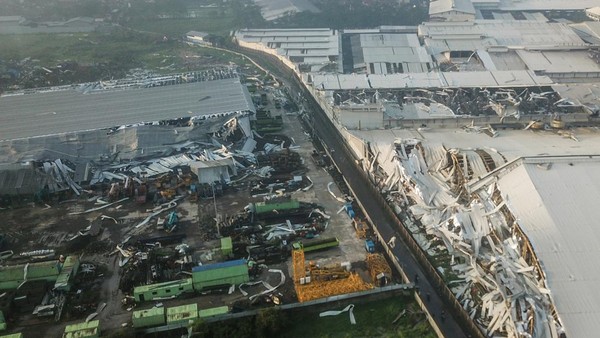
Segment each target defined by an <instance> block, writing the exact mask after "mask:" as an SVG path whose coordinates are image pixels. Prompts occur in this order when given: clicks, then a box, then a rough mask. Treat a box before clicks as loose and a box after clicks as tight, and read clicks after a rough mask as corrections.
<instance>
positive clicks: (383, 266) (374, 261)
mask: <svg viewBox="0 0 600 338" xmlns="http://www.w3.org/2000/svg"><path fill="white" fill-rule="evenodd" d="M365 262H366V263H367V269H368V270H369V275H371V280H372V281H373V283H379V282H380V279H381V278H382V277H383V278H391V277H392V268H390V265H389V264H388V262H387V261H386V260H385V257H383V255H381V254H367V258H366V259H365ZM382 274H383V275H382Z"/></svg>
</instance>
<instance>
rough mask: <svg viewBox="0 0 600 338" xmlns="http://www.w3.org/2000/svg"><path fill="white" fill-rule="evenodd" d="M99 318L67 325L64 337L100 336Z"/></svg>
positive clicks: (88, 337) (83, 337)
mask: <svg viewBox="0 0 600 338" xmlns="http://www.w3.org/2000/svg"><path fill="white" fill-rule="evenodd" d="M99 325H100V321H99V320H92V321H89V322H87V323H86V322H84V323H79V324H72V325H67V327H65V333H64V334H63V338H96V337H98V336H100V328H99V327H98V326H99Z"/></svg>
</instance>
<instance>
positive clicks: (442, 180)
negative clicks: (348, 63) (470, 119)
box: [351, 124, 600, 337]
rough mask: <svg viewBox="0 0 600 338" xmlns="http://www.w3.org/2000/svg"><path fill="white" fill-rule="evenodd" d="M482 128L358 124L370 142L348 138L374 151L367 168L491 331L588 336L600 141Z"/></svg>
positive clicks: (593, 136) (553, 132)
mask: <svg viewBox="0 0 600 338" xmlns="http://www.w3.org/2000/svg"><path fill="white" fill-rule="evenodd" d="M484 129H485V128H482V127H477V126H472V125H468V124H467V125H465V126H464V128H463V129H462V130H460V129H459V130H457V129H451V130H447V129H428V128H426V127H423V128H420V129H419V130H413V131H410V130H381V131H352V133H353V134H354V135H355V136H357V137H358V138H359V139H361V140H362V141H363V142H362V144H359V143H358V142H353V143H351V145H352V146H353V147H354V148H355V151H356V152H357V153H361V154H365V153H366V154H369V155H368V156H370V157H369V158H367V160H366V161H363V162H362V163H363V164H364V165H366V164H367V163H368V164H370V165H369V166H368V167H367V170H368V171H369V173H370V174H371V175H373V176H374V178H375V180H376V181H378V182H381V187H382V189H384V190H386V191H388V192H390V195H389V197H388V198H389V200H390V201H391V203H393V204H394V205H395V207H396V208H397V209H398V210H401V209H402V210H410V213H411V217H409V218H407V219H405V223H404V224H405V226H406V227H407V228H408V229H409V230H410V231H411V233H412V234H413V237H414V238H415V240H416V241H417V242H418V243H419V245H420V246H421V248H422V249H423V250H424V251H426V252H427V254H428V255H429V256H431V257H432V258H435V259H440V260H444V259H448V261H449V262H448V264H449V266H450V269H449V270H450V272H449V270H448V268H447V267H446V266H443V265H441V266H439V267H438V270H439V271H440V274H441V275H442V276H443V277H444V278H446V279H447V280H448V283H449V285H451V286H450V287H451V290H452V292H453V293H454V294H455V295H456V297H457V300H458V301H459V302H460V303H461V304H462V306H463V307H464V308H465V310H466V311H467V312H468V313H469V315H470V316H471V317H472V318H474V319H475V321H476V323H477V324H478V325H479V326H480V327H481V328H482V329H483V330H484V331H485V332H486V333H487V334H488V335H494V336H509V337H513V336H530V337H556V336H558V335H559V334H560V333H561V332H563V331H564V332H566V333H567V336H571V335H572V336H582V337H585V336H589V335H593V332H595V331H596V330H597V327H596V324H595V322H594V321H593V319H592V318H595V317H597V314H598V312H599V309H600V307H598V305H597V304H600V303H599V301H598V300H597V299H596V298H595V297H596V296H595V294H594V287H593V283H594V282H595V281H596V280H598V274H597V272H596V270H595V269H594V268H593V267H594V262H595V261H596V260H597V259H598V258H599V257H596V255H597V251H598V250H597V249H596V248H597V247H598V243H596V241H597V239H598V238H600V236H598V234H597V231H596V230H595V227H594V224H595V223H594V222H595V221H594V220H596V219H597V218H598V216H600V214H598V212H597V211H595V209H596V208H594V199H593V196H596V195H597V191H599V190H600V186H599V185H598V183H597V182H596V181H597V180H596V179H595V176H594V173H595V172H596V171H597V168H598V164H599V162H600V159H599V158H598V157H597V156H591V155H589V154H593V153H594V152H595V151H596V150H597V149H599V148H598V147H599V146H600V137H598V134H597V132H596V130H595V129H594V128H572V129H569V130H564V129H552V128H549V127H546V128H539V129H537V130H527V131H525V130H501V131H499V132H497V133H493V135H490V133H486V132H485V131H484ZM473 144H477V148H474V147H473ZM365 148H366V149H365ZM549 153H550V154H549ZM428 236H429V237H428ZM430 236H435V238H436V239H435V240H431V239H430ZM436 243H438V244H436Z"/></svg>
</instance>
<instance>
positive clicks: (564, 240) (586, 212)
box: [497, 156, 600, 337]
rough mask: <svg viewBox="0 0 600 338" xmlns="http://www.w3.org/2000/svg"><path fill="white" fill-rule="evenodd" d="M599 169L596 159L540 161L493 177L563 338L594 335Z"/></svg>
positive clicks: (599, 308) (599, 256)
mask: <svg viewBox="0 0 600 338" xmlns="http://www.w3.org/2000/svg"><path fill="white" fill-rule="evenodd" d="M599 169H600V158H598V157H597V156H593V157H592V156H582V157H575V156H567V157H543V156H542V157H533V158H524V159H522V160H520V161H519V163H518V165H516V166H515V165H513V166H507V170H505V172H502V171H500V170H499V171H500V172H499V173H498V176H500V177H499V178H498V179H497V182H498V183H497V184H498V189H499V191H500V192H501V194H502V195H503V196H504V200H505V201H506V203H507V205H508V208H509V209H510V210H511V212H512V213H513V215H514V216H515V218H516V219H517V222H518V223H519V225H520V227H521V229H522V230H523V232H524V234H525V235H526V236H527V237H528V238H529V241H530V242H531V245H532V246H533V249H534V251H535V254H536V256H537V258H538V260H539V261H540V263H541V264H542V266H543V270H544V272H545V274H546V279H547V283H548V286H549V288H550V291H551V293H552V298H553V300H554V303H555V306H556V309H557V312H558V316H559V318H560V319H561V320H562V321H563V324H564V326H565V330H566V333H567V336H568V337H591V336H594V335H595V333H596V332H598V331H599V330H600V324H599V323H598V321H596V320H595V319H596V318H598V316H599V315H600V295H599V294H598V293H597V292H596V285H597V283H598V281H600V271H599V270H598V269H595V268H594V266H595V265H596V262H598V261H599V260H600V251H599V250H598V247H600V228H599V227H598V226H597V222H598V219H599V218H600V209H598V207H597V206H596V204H597V203H596V197H597V196H598V191H600V181H598V179H597V172H598V170H599Z"/></svg>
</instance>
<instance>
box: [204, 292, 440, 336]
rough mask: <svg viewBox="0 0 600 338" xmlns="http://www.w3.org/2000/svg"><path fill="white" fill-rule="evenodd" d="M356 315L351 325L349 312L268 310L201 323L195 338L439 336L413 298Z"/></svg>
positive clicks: (367, 307) (359, 308) (366, 307)
mask: <svg viewBox="0 0 600 338" xmlns="http://www.w3.org/2000/svg"><path fill="white" fill-rule="evenodd" d="M402 312H404V315H403V316H402V317H401V318H400V319H398V320H397V321H396V322H395V323H393V322H394V320H395V319H396V318H397V317H398V315H399V314H400V313H402ZM354 316H355V317H356V325H351V324H350V320H349V318H348V314H347V313H344V314H340V315H338V316H330V317H319V313H318V312H308V310H305V311H303V312H301V313H294V314H288V313H285V312H282V311H280V310H278V309H276V308H268V309H263V310H261V311H260V312H259V314H258V315H257V316H255V317H244V318H237V319H233V320H228V321H222V322H214V323H207V322H205V321H203V320H197V321H196V322H195V323H194V326H193V332H194V334H193V337H215V338H216V337H283V336H284V337H288V338H295V337H298V338H305V337H322V338H325V337H330V338H333V337H419V338H434V337H436V335H435V333H434V332H433V330H432V329H431V327H430V326H429V323H428V322H427V320H426V318H425V315H424V314H423V313H421V312H420V309H419V308H418V307H417V305H416V303H415V301H414V299H413V298H412V297H410V296H404V297H403V296H397V297H394V298H389V299H384V300H379V301H374V302H369V303H364V304H356V307H355V308H354Z"/></svg>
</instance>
